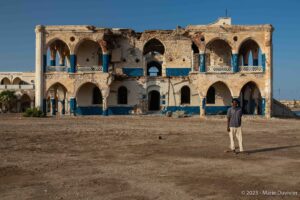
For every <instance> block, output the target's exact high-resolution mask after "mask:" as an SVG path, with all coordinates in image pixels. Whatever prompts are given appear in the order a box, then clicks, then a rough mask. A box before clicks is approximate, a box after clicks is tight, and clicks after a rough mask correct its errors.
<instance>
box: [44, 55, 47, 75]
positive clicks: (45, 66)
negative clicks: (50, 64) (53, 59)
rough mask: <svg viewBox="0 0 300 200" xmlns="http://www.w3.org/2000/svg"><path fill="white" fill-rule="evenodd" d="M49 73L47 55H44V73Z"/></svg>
mask: <svg viewBox="0 0 300 200" xmlns="http://www.w3.org/2000/svg"><path fill="white" fill-rule="evenodd" d="M46 71H47V55H43V72H44V73H45V72H46Z"/></svg>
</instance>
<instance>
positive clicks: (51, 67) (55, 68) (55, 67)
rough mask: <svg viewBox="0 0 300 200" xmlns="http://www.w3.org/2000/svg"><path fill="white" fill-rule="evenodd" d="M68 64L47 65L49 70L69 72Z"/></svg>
mask: <svg viewBox="0 0 300 200" xmlns="http://www.w3.org/2000/svg"><path fill="white" fill-rule="evenodd" d="M67 71H68V67H66V66H47V72H67Z"/></svg>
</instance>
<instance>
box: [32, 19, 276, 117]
mask: <svg viewBox="0 0 300 200" xmlns="http://www.w3.org/2000/svg"><path fill="white" fill-rule="evenodd" d="M272 32H273V27H272V26H271V25H251V26H249V25H232V24H231V19H230V18H220V19H219V20H218V21H217V22H215V23H213V24H208V25H189V26H187V27H185V28H181V27H177V28H176V29H175V30H147V31H144V32H135V31H134V30H132V29H122V28H98V27H94V26H89V25H86V26H42V25H39V26H37V27H36V72H35V73H36V74H35V78H36V81H35V105H36V106H38V107H40V108H41V109H42V110H43V111H44V112H47V113H49V114H52V115H56V114H70V113H76V114H81V115H89V114H95V115H99V114H103V115H113V114H131V113H140V114H146V113H156V112H157V113H164V112H167V111H177V110H183V111H185V112H187V113H190V114H200V116H205V115H212V114H225V113H226V111H227V109H228V107H229V106H230V105H231V100H232V98H239V99H240V102H241V107H242V109H243V112H244V113H245V114H251V115H263V116H266V117H271V113H272V87H273V86H272Z"/></svg>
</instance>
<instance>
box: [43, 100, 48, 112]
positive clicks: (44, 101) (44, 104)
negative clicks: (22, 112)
mask: <svg viewBox="0 0 300 200" xmlns="http://www.w3.org/2000/svg"><path fill="white" fill-rule="evenodd" d="M42 112H43V113H44V115H46V114H47V99H43V105H42Z"/></svg>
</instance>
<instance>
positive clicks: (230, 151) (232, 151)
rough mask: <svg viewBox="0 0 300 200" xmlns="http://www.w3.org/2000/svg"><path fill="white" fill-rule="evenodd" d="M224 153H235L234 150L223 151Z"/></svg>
mask: <svg viewBox="0 0 300 200" xmlns="http://www.w3.org/2000/svg"><path fill="white" fill-rule="evenodd" d="M224 152H225V153H236V151H235V149H234V150H231V149H230V150H225V151H224Z"/></svg>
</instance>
